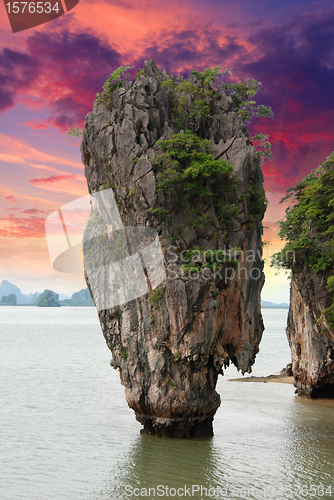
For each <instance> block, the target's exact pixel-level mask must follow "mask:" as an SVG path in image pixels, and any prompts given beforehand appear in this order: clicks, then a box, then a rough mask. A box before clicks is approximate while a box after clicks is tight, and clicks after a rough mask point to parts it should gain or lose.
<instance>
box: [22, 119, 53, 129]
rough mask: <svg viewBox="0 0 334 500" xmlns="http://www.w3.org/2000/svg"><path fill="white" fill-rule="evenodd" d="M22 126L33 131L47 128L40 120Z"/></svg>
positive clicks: (24, 123)
mask: <svg viewBox="0 0 334 500" xmlns="http://www.w3.org/2000/svg"><path fill="white" fill-rule="evenodd" d="M23 125H27V126H28V127H29V128H32V129H34V130H41V129H45V128H49V125H47V123H46V122H44V121H43V120H42V119H38V120H30V122H23Z"/></svg>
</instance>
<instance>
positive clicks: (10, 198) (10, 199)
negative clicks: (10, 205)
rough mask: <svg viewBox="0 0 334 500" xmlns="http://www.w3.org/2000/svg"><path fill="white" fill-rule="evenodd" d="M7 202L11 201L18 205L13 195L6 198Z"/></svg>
mask: <svg viewBox="0 0 334 500" xmlns="http://www.w3.org/2000/svg"><path fill="white" fill-rule="evenodd" d="M5 200H9V201H12V202H14V203H17V199H16V198H15V196H13V195H12V194H11V195H10V196H6V197H5Z"/></svg>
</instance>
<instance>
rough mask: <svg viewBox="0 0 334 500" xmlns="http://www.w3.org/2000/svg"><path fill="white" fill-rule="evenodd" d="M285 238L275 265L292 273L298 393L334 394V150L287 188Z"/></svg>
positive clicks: (291, 334) (291, 331)
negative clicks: (290, 201)
mask: <svg viewBox="0 0 334 500" xmlns="http://www.w3.org/2000/svg"><path fill="white" fill-rule="evenodd" d="M287 199H292V201H293V204H291V205H290V206H288V207H287V209H286V212H285V213H286V215H285V218H284V219H282V220H281V221H279V225H280V228H281V230H280V233H279V234H280V236H281V238H284V239H285V240H286V243H285V246H284V247H283V249H282V251H281V252H278V253H277V254H275V255H274V259H273V264H274V265H275V266H277V267H283V268H285V269H289V270H290V271H291V275H292V281H291V291H290V309H289V315H288V324H287V337H288V340H289V344H290V348H291V357H292V372H293V375H294V378H295V382H294V384H295V386H296V392H297V393H298V394H299V395H307V396H311V397H324V396H325V397H326V396H333V395H334V295H333V294H334V216H333V206H334V153H332V154H331V155H330V156H328V158H327V159H326V160H325V161H324V162H323V163H321V164H320V165H319V166H318V168H316V169H315V170H312V171H311V173H310V174H309V175H307V176H306V177H305V178H304V179H303V180H302V181H301V182H300V183H299V184H297V185H296V186H295V187H293V188H290V189H289V190H288V194H287V196H286V197H285V198H283V200H282V201H285V200H287Z"/></svg>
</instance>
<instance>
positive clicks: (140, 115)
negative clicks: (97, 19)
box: [81, 60, 334, 438]
mask: <svg viewBox="0 0 334 500" xmlns="http://www.w3.org/2000/svg"><path fill="white" fill-rule="evenodd" d="M131 71H133V69H132V68H129V67H121V68H118V69H117V70H116V71H114V73H113V74H112V75H111V76H110V78H109V79H108V80H107V81H106V83H105V85H104V89H103V91H102V92H101V93H100V94H97V95H96V99H95V102H94V107H93V111H92V112H91V113H88V115H87V117H86V122H85V127H84V129H83V136H82V143H81V153H82V161H83V163H84V165H85V176H86V178H87V183H88V188H89V192H90V194H91V195H92V198H93V199H94V200H95V201H94V202H92V212H91V216H90V220H89V222H88V224H87V227H86V231H85V237H84V242H83V256H84V265H85V278H86V281H87V285H88V287H89V289H90V292H91V295H92V297H93V298H94V302H95V304H96V306H97V309H98V312H99V320H100V324H101V327H102V330H103V334H104V337H105V339H106V342H107V345H108V347H109V349H110V350H111V352H112V361H111V365H112V366H113V367H114V368H115V369H118V370H119V373H120V379H121V383H122V384H123V385H124V387H125V396H126V401H127V403H128V405H129V407H130V408H132V409H133V410H134V412H135V415H136V419H137V420H138V421H139V422H140V423H141V424H142V425H143V429H142V432H143V433H146V434H150V435H155V436H166V437H178V438H190V437H198V436H212V435H213V418H214V415H215V413H216V411H217V409H218V407H219V406H220V404H221V399H222V400H223V399H224V395H223V394H222V395H219V394H218V393H217V392H216V390H215V388H216V382H217V378H218V375H219V374H223V373H224V369H225V368H226V367H227V366H229V364H230V363H233V364H234V365H235V366H236V367H237V368H238V370H240V371H241V372H242V374H244V373H249V372H251V367H252V365H253V364H254V362H255V358H256V354H257V353H258V351H259V344H260V341H261V337H262V333H263V330H264V326H263V321H262V316H261V305H260V293H261V289H262V286H263V283H264V279H265V277H264V273H263V265H264V264H263V259H262V247H263V240H262V234H263V225H262V219H263V216H264V213H265V210H266V205H267V200H266V197H265V192H264V188H263V175H262V171H261V163H262V159H263V158H264V157H266V156H267V157H270V156H271V151H270V144H269V142H268V139H267V136H265V135H263V134H258V135H256V136H253V137H250V134H249V132H248V129H247V123H249V121H250V120H251V118H253V117H272V116H273V113H272V111H271V109H270V108H268V107H267V106H265V105H262V104H257V103H256V102H255V100H254V96H255V95H256V94H257V92H258V90H259V89H260V85H261V84H260V82H257V81H255V80H253V79H247V80H245V81H242V82H240V81H238V82H237V83H235V82H233V81H232V80H231V79H230V72H228V71H227V70H225V69H223V68H221V67H217V68H213V69H207V70H205V71H204V72H198V71H196V70H193V71H192V72H191V74H190V76H189V77H187V78H183V77H182V76H178V77H174V76H173V75H170V74H168V73H167V72H166V71H165V70H163V71H162V70H161V69H159V68H158V67H157V65H156V64H155V62H154V61H153V60H151V61H147V62H145V64H144V68H143V69H139V70H138V71H137V73H136V74H134V76H130V75H131V74H133V73H131ZM312 182H313V181H312ZM312 185H313V184H312ZM302 189H304V187H303V186H302V187H301V188H298V189H297V195H298V194H299V193H300V192H301V193H303V191H302ZM307 189H308V188H307ZM310 194H311V193H310ZM94 196H95V198H94ZM326 214H327V213H326ZM326 214H325V215H326ZM331 221H332V219H331ZM282 224H283V223H282ZM305 224H306V222H305ZM285 227H286V226H284V227H283V228H282V231H283V233H284V234H283V233H282V234H283V236H284V237H285V236H286V233H287V229H284V228H285ZM313 227H314V228H316V223H315V224H314V225H312V224H311V225H310V231H312V230H313V229H312V228H313ZM127 228H132V229H131V231H130V230H127ZM325 229H326V228H324V230H325ZM314 230H316V229H314ZM331 234H332V233H331ZM331 237H332V236H328V238H331ZM147 249H151V251H150V252H149V251H148V250H147ZM145 252H146V253H145ZM148 254H149V255H148ZM282 255H283V254H282ZM282 259H283V260H282V262H281V265H282V266H283V267H284V266H288V265H290V264H291V266H294V265H295V264H294V263H287V261H286V259H285V258H284V256H283V257H282ZM279 262H280V260H279V258H277V259H276V264H277V265H279ZM129 263H130V264H129ZM111 264H112V265H111ZM145 266H146V267H145ZM303 266H308V267H307V272H309V276H308V281H306V280H303V279H301V274H300V273H305V269H304V267H303ZM116 267H117V271H116V272H115V269H116ZM139 268H140V269H142V271H139V270H138V269H139ZM111 269H113V270H114V271H111ZM132 269H133V271H131V270H132ZM137 270H138V271H137ZM157 270H158V271H159V272H158V271H157ZM293 273H294V278H293V284H292V301H291V304H292V305H291V306H290V314H289V327H288V331H289V339H290V345H291V348H292V351H293V353H294V356H295V358H296V359H295V358H294V359H295V361H294V364H293V371H294V375H295V377H296V380H297V389H298V391H299V392H303V391H304V392H305V391H306V392H308V393H310V392H312V390H313V389H312V388H311V389H310V387H311V386H312V385H314V384H315V385H317V384H318V385H319V383H320V384H324V383H330V382H331V381H332V378H331V377H332V373H333V361H332V360H333V359H334V356H333V354H332V352H333V351H332V350H331V349H332V348H331V347H330V346H332V340H330V339H332V338H333V330H331V328H332V326H331V324H330V323H328V321H327V320H326V319H325V316H324V311H323V309H324V308H320V309H319V308H318V310H317V317H314V321H313V319H310V317H311V316H312V314H313V311H315V309H314V310H313V309H312V308H311V301H312V300H315V301H316V300H317V297H316V294H317V293H318V292H317V291H315V292H314V294H313V295H314V297H307V298H305V301H303V296H304V295H305V294H306V293H308V292H306V291H305V290H306V288H307V284H308V283H312V285H314V287H315V290H321V292H319V293H321V294H322V295H321V296H322V297H323V299H322V302H323V304H324V307H325V306H327V307H329V306H330V304H329V301H330V299H329V298H330V296H331V291H330V290H328V289H326V286H327V283H326V278H327V277H328V276H329V274H328V272H327V271H326V270H324V273H325V274H324V275H323V276H322V275H321V274H320V275H319V273H318V274H317V269H314V268H312V264H311V263H309V262H307V261H305V262H304V261H303V262H301V261H300V262H299V261H298V265H297V264H296V267H293ZM326 273H327V274H326ZM120 276H122V279H120ZM141 280H144V281H145V280H146V282H147V283H146V282H145V283H146V285H145V286H146V288H145V287H144V286H143V288H142V289H141V288H140V286H141V285H140V283H141ZM319 280H320V281H321V280H322V281H321V288H319V286H320V284H319V283H320V282H319V283H318V281H319ZM318 285H319V286H318ZM330 285H331V286H333V284H332V281H330ZM140 290H142V291H145V293H140ZM326 294H327V295H326ZM325 295H326V299H325V298H324V297H325ZM115 297H117V300H116V299H115ZM331 314H332V313H331ZM310 315H311V316H310ZM313 316H314V315H313ZM313 316H312V318H313ZM300 318H301V319H300ZM302 318H304V319H302ZM300 321H304V323H305V324H304V326H303V329H302V330H300V326H299V322H300ZM308 325H311V327H309V326H308ZM310 328H311V330H312V332H313V333H312V332H311V330H310ZM305 329H306V330H307V331H310V332H311V333H310V334H307V335H308V336H309V337H312V335H313V337H312V338H314V331H315V330H316V332H317V341H316V346H315V350H316V354H314V356H317V359H319V360H320V361H321V363H322V364H321V366H322V368H320V365H319V367H317V366H315V364H314V363H311V362H309V365H306V362H304V361H305V360H306V357H305V356H307V354H305V353H306V351H305V349H308V347H307V348H306V347H304V344H305V342H306V340H304V341H301V340H300V338H301V337H303V335H304V332H305ZM303 338H304V339H305V336H304V337H303ZM307 342H308V344H307V345H309V341H307ZM324 346H325V347H324ZM294 349H295V350H294ZM319 349H320V350H319ZM320 351H321V353H320ZM319 353H320V354H319ZM312 355H313V354H312V353H310V356H312ZM297 357H298V360H299V361H298V362H297ZM320 361H319V362H320ZM324 363H327V364H326V367H325V365H324ZM311 367H312V370H313V371H314V370H318V372H317V373H319V376H313V375H311V374H310V372H309V376H308V375H307V373H308V370H310V369H311ZM312 373H313V372H312Z"/></svg>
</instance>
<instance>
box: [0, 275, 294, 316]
mask: <svg viewBox="0 0 334 500" xmlns="http://www.w3.org/2000/svg"><path fill="white" fill-rule="evenodd" d="M47 292H49V293H47ZM50 294H51V296H52V297H53V300H51V298H50ZM0 297H1V300H0V306H16V305H19V306H21V305H25V306H39V307H59V306H94V302H93V300H92V298H91V296H90V293H89V290H88V288H83V289H82V290H80V291H79V292H75V293H73V294H72V297H71V298H63V299H59V297H66V295H61V294H58V293H56V292H54V291H52V290H48V289H46V290H44V292H42V293H38V292H35V293H30V294H29V295H24V294H23V293H22V292H21V290H20V289H19V288H18V287H17V286H16V285H13V284H12V283H10V282H9V281H7V280H3V281H2V282H1V285H0ZM48 301H51V302H50V303H52V304H54V305H49V306H45V305H44V304H45V303H46V302H48ZM261 307H262V309H288V308H289V304H287V303H285V302H281V303H280V304H276V303H275V302H268V301H266V300H261Z"/></svg>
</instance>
